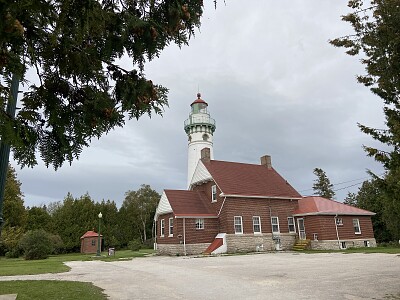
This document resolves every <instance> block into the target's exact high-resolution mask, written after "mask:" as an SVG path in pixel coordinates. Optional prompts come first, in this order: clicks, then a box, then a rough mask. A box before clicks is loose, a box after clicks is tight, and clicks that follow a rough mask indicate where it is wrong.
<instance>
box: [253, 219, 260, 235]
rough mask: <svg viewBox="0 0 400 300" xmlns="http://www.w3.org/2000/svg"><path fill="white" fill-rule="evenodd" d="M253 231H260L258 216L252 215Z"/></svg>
mask: <svg viewBox="0 0 400 300" xmlns="http://www.w3.org/2000/svg"><path fill="white" fill-rule="evenodd" d="M253 232H254V233H261V220H260V217H258V216H255V217H253Z"/></svg>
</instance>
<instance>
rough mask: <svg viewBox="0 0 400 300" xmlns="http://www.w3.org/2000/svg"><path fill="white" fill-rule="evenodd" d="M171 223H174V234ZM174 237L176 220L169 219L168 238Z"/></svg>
mask: <svg viewBox="0 0 400 300" xmlns="http://www.w3.org/2000/svg"><path fill="white" fill-rule="evenodd" d="M171 221H172V222H171ZM171 223H172V233H171ZM173 236H174V218H169V219H168V237H173Z"/></svg>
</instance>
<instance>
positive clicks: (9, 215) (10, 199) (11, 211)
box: [3, 165, 26, 227]
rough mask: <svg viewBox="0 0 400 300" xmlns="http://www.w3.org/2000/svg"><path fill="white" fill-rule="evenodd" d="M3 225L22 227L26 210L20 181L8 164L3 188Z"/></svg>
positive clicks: (24, 223)
mask: <svg viewBox="0 0 400 300" xmlns="http://www.w3.org/2000/svg"><path fill="white" fill-rule="evenodd" d="M3 214H4V220H5V223H4V226H5V227H24V226H25V225H26V211H25V206H24V199H23V194H22V191H21V182H20V181H19V180H18V178H17V173H16V172H15V169H14V168H13V167H12V166H11V165H9V166H8V171H7V178H6V185H5V190H4V207H3Z"/></svg>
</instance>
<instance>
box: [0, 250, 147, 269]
mask: <svg viewBox="0 0 400 300" xmlns="http://www.w3.org/2000/svg"><path fill="white" fill-rule="evenodd" d="M152 253H154V250H152V249H141V250H139V251H131V250H120V251H116V252H115V256H107V253H106V252H104V253H102V256H101V257H100V258H97V257H95V255H94V254H81V253H70V254H61V255H52V256H50V257H49V258H47V259H43V260H24V259H23V258H4V257H1V258H0V276H9V275H31V274H43V273H61V272H68V271H69V269H70V268H69V267H68V266H66V265H65V264H64V262H66V261H77V260H79V261H90V260H102V261H106V262H108V261H116V260H128V259H133V258H135V257H143V256H146V255H149V254H152Z"/></svg>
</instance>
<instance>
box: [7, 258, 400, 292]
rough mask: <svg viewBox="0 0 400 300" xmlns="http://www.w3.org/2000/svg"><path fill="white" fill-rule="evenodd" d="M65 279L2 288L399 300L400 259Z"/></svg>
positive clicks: (101, 269)
mask: <svg viewBox="0 0 400 300" xmlns="http://www.w3.org/2000/svg"><path fill="white" fill-rule="evenodd" d="M67 265H68V266H70V267H71V268H72V269H71V271H70V272H68V273H60V274H43V275H26V276H17V278H16V277H15V276H3V277H0V280H15V279H21V280H26V279H32V280H40V279H54V280H73V281H89V282H93V283H94V284H95V285H96V286H99V287H101V288H103V289H105V293H106V294H107V295H109V296H110V299H117V300H123V299H194V300H197V299H328V300H329V299H332V300H333V299H335V300H337V299H394V298H385V296H386V297H387V295H396V296H397V297H400V255H391V254H341V253H321V254H303V253H301V254H299V253H289V252H286V253H285V252H283V253H268V254H255V255H240V256H221V257H205V258H195V257H157V256H155V257H148V258H136V259H134V260H132V261H118V262H102V261H89V262H78V261H74V262H68V263H67ZM395 299H400V298H395Z"/></svg>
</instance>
